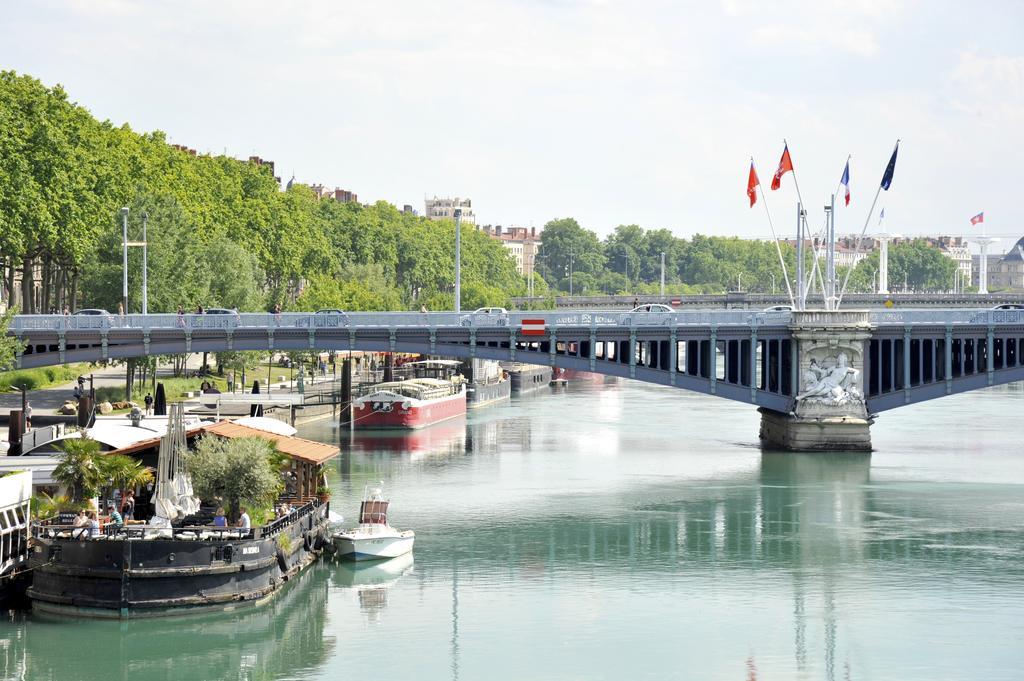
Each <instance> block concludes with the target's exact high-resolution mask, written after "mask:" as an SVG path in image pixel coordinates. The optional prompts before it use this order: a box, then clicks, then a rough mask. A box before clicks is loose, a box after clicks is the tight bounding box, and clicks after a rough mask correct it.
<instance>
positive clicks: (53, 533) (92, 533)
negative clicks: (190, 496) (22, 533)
mask: <svg viewBox="0 0 1024 681" xmlns="http://www.w3.org/2000/svg"><path fill="white" fill-rule="evenodd" d="M32 536H33V537H36V538H37V539H61V540H68V541H102V540H110V539H144V540H151V539H178V540H194V539H203V540H231V539H253V538H254V537H255V529H254V528H250V529H243V528H241V527H216V526H214V525H187V526H183V527H161V526H159V525H146V524H140V525H136V524H132V525H120V526H117V525H110V524H107V525H106V526H105V527H103V528H101V529H99V530H96V529H92V528H88V527H80V526H78V527H76V526H75V525H57V524H48V523H45V522H36V523H33V524H32Z"/></svg>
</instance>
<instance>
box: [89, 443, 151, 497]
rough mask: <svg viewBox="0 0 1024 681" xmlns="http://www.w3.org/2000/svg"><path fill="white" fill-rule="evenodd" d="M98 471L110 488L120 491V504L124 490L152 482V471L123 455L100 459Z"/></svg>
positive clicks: (110, 455)
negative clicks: (107, 481) (108, 482)
mask: <svg viewBox="0 0 1024 681" xmlns="http://www.w3.org/2000/svg"><path fill="white" fill-rule="evenodd" d="M100 470H101V471H102V473H103V477H104V478H105V479H106V480H109V481H110V486H111V487H112V488H114V489H117V490H120V492H121V499H122V503H123V500H124V493H125V490H128V489H134V488H136V487H140V486H142V485H146V484H149V483H151V482H153V470H152V469H150V468H147V467H145V466H143V465H142V462H141V461H138V460H137V459H133V458H132V457H130V456H125V455H124V454H107V455H106V456H104V457H102V462H101V464H100Z"/></svg>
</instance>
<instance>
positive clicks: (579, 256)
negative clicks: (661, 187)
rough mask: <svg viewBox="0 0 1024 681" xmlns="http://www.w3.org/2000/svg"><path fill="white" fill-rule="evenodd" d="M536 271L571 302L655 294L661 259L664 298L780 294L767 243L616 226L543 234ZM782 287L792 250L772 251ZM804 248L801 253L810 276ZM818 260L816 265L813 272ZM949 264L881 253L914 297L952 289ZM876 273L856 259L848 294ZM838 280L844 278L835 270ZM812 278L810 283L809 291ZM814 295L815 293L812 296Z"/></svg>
mask: <svg viewBox="0 0 1024 681" xmlns="http://www.w3.org/2000/svg"><path fill="white" fill-rule="evenodd" d="M543 244H544V245H543V247H542V248H541V252H540V254H539V256H538V258H537V264H536V269H537V272H538V273H539V274H540V275H541V276H542V277H543V278H544V280H545V281H546V282H547V284H548V285H549V286H550V287H551V288H552V289H554V290H557V291H560V292H569V291H570V290H571V291H572V292H573V293H575V294H576V295H601V294H612V295H633V294H635V293H655V292H657V291H658V290H659V288H660V283H661V276H662V260H663V259H664V276H665V288H666V291H667V292H669V293H672V294H677V293H679V294H687V293H723V292H725V291H735V290H743V291H752V292H760V293H785V292H786V284H785V281H786V280H785V278H784V277H783V271H782V266H781V265H780V263H779V251H778V250H777V248H776V245H775V244H774V243H773V242H771V241H757V240H750V239H740V238H737V237H716V236H704V235H701V234H697V235H695V236H694V237H693V238H692V239H683V238H679V237H677V236H675V235H674V234H672V232H671V231H669V230H667V229H654V230H645V229H643V228H642V227H639V226H637V225H620V226H618V227H616V228H615V231H614V232H612V233H611V234H609V235H608V236H607V237H606V238H605V239H603V240H602V239H600V238H599V237H598V236H597V234H596V233H594V232H593V231H591V230H588V229H585V228H583V227H581V226H580V224H579V223H578V222H577V221H576V220H575V219H573V218H563V219H558V220H552V221H551V222H548V223H547V225H545V227H544V232H543ZM780 248H781V252H782V260H783V261H784V262H785V263H786V273H787V274H788V275H789V278H790V281H791V282H792V281H795V271H796V248H795V247H794V246H793V245H792V244H790V243H781V244H780ZM812 264H813V256H812V249H811V248H808V249H807V250H806V252H805V266H806V267H807V268H808V269H807V272H811V271H812V270H811V267H812ZM820 265H821V260H819V267H820ZM955 269H956V263H955V262H954V261H953V260H951V259H950V258H947V257H945V256H944V255H943V254H942V253H941V252H940V251H939V250H938V249H936V248H934V247H932V246H931V245H929V244H928V243H927V242H926V241H923V240H915V241H909V242H903V243H900V244H896V245H893V246H892V247H890V249H889V281H890V282H891V285H892V286H896V285H899V286H903V285H904V284H905V285H906V286H907V288H908V289H910V290H914V291H945V290H949V289H951V288H952V286H953V271H954V270H955ZM877 271H878V253H877V252H872V253H870V254H869V255H868V256H867V257H866V258H864V259H863V260H861V261H860V262H859V263H858V264H857V266H856V267H855V268H854V271H853V272H852V273H851V274H850V280H849V286H848V288H847V290H848V291H851V292H868V291H870V290H872V281H873V280H874V278H875V276H876V274H877ZM839 275H840V277H842V278H845V276H846V271H845V269H843V268H840V270H839ZM817 281H818V278H817V276H816V277H815V285H817ZM818 290H820V288H819V289H818Z"/></svg>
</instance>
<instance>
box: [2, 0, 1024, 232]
mask: <svg viewBox="0 0 1024 681" xmlns="http://www.w3.org/2000/svg"><path fill="white" fill-rule="evenodd" d="M0 15H2V17H3V20H2V22H0V68H3V69H13V70H15V71H18V72H22V73H28V74H30V75H32V76H35V77H37V78H39V79H40V80H42V81H43V82H44V83H46V84H48V85H52V84H56V83H60V84H62V85H63V86H64V87H65V88H66V89H67V91H68V93H69V95H70V97H71V99H72V100H73V101H76V102H78V103H79V104H81V105H83V106H85V107H86V108H88V109H89V110H90V111H92V113H93V114H94V115H95V116H97V117H98V118H101V119H109V120H111V121H113V122H115V123H117V124H120V123H124V122H127V123H129V124H130V125H131V127H132V128H133V129H135V130H138V131H150V130H155V129H159V130H163V131H165V132H166V133H167V135H168V136H169V138H170V141H172V142H174V143H179V144H184V145H187V146H190V147H193V148H195V149H198V150H199V151H201V152H212V153H227V154H229V155H231V156H235V157H239V158H245V157H248V156H249V155H251V154H257V155H259V156H261V157H263V158H265V159H270V160H273V161H275V162H276V164H277V173H278V175H280V176H282V178H283V179H284V180H285V181H287V180H288V179H289V178H290V177H291V176H292V175H293V174H294V176H295V178H296V180H297V181H299V182H305V183H310V184H312V183H323V184H326V185H328V186H332V187H333V186H338V187H343V188H345V189H349V190H351V191H354V192H356V193H357V194H358V195H359V199H360V201H363V202H371V201H376V200H385V201H389V202H391V203H394V204H396V205H398V206H401V205H403V204H411V205H412V206H413V207H414V208H415V209H417V210H418V211H420V212H422V210H423V199H424V198H425V197H426V196H434V195H437V196H462V197H470V198H471V199H472V200H473V205H474V209H475V212H476V214H477V220H478V222H480V223H489V224H501V225H505V226H510V225H517V226H535V227H541V226H543V224H544V223H545V222H547V221H548V220H551V219H553V218H561V217H574V218H576V219H577V220H578V221H579V222H580V224H582V225H583V226H584V227H586V228H589V229H593V230H595V231H596V232H598V233H599V234H601V235H604V234H607V233H608V232H610V231H611V230H613V229H614V228H615V226H616V225H620V224H639V225H641V226H643V227H645V228H668V229H671V230H672V231H673V232H674V233H675V234H677V235H678V236H690V235H692V234H694V233H698V232H699V233H703V234H717V235H729V234H738V235H743V236H752V237H768V236H769V230H768V220H767V216H766V214H765V211H764V208H763V202H762V201H761V200H760V199H759V202H758V204H757V205H756V206H754V208H753V209H751V208H749V207H748V202H747V197H746V181H747V173H748V170H749V165H750V158H751V157H753V159H754V161H755V163H756V165H757V168H758V172H759V175H760V177H761V180H762V182H763V183H764V188H765V190H766V193H767V194H768V196H767V205H768V207H769V209H770V211H771V213H772V218H773V220H774V223H775V225H776V227H777V228H778V229H779V230H780V231H784V232H785V233H787V234H788V232H791V231H794V230H795V211H796V201H797V192H796V190H795V188H794V183H793V179H794V178H793V177H792V176H791V175H787V176H786V177H785V178H784V180H783V186H782V188H781V189H780V190H779V191H776V192H771V191H768V185H769V184H770V182H771V176H772V174H773V173H774V170H775V167H776V166H777V164H778V161H779V157H780V155H781V152H782V146H783V139H786V140H788V142H789V145H790V152H791V154H792V158H793V163H794V166H795V168H796V178H795V179H796V180H798V181H799V184H800V190H801V192H802V196H803V199H804V201H805V204H806V205H807V207H808V216H809V221H810V222H811V224H812V226H814V227H816V226H817V225H818V224H820V222H821V220H822V213H823V211H822V207H823V205H824V204H825V203H826V201H827V198H828V196H829V194H830V193H831V192H833V191H835V190H836V185H837V183H838V180H839V177H840V175H841V173H842V170H843V164H844V163H845V161H846V158H847V156H848V155H850V156H851V157H852V158H851V160H850V170H851V190H852V201H851V204H850V206H849V207H848V208H847V207H842V206H841V207H840V208H839V209H838V210H837V220H836V222H837V230H838V231H839V232H840V233H849V232H859V231H860V230H861V229H862V228H863V227H864V224H865V222H866V221H867V218H868V212H869V208H870V206H871V202H872V199H873V198H874V195H875V190H876V189H877V188H878V186H879V181H880V180H881V176H882V173H883V170H884V168H885V164H886V162H887V161H888V158H889V156H890V154H891V153H892V149H893V145H894V143H895V141H896V140H897V139H900V140H901V143H900V152H899V160H898V163H897V167H896V174H895V179H894V181H893V183H892V188H891V190H890V191H888V192H882V194H881V197H880V198H879V200H878V205H877V207H876V209H875V216H877V213H878V211H879V210H880V209H881V208H882V207H883V206H884V207H885V209H886V222H887V226H888V228H889V229H890V230H891V231H894V232H899V233H903V234H924V233H932V234H937V233H941V234H969V233H971V232H972V230H974V231H977V230H978V228H972V227H970V225H969V219H970V217H971V216H973V215H975V214H976V213H978V212H980V211H984V212H985V227H986V229H987V230H988V231H989V233H990V234H995V235H1003V236H1005V237H1006V238H1005V239H1004V244H1003V245H1004V246H1007V245H1009V240H1010V238H1011V237H1012V238H1013V240H1016V238H1017V237H1018V236H1019V235H1021V234H1024V201H1021V190H1020V184H1021V181H1022V175H1024V168H1022V167H1021V166H1022V160H1021V152H1022V150H1024V3H1021V2H997V1H991V2H984V3H967V2H962V1H958V2H953V1H945V0H939V1H934V2H924V1H914V0H886V1H884V2H882V1H868V0H843V1H833V0H817V1H815V2H792V1H789V0H778V1H776V2H763V0H722V1H721V2H714V1H712V0H708V1H705V2H685V1H680V0H675V1H669V2H642V1H633V2H621V3H619V2H604V1H600V0H580V1H574V0H552V1H548V2H544V1H541V0H533V1H526V2H487V1H485V0H472V1H466V2H461V1H447V0H434V1H433V2H429V3H427V2H402V1H395V2H360V3H355V2H347V1H344V0H325V1H320V0H305V1H298V2H280V1H277V2H265V1H264V0H245V1H244V2H243V1H229V0H219V1H218V2H208V1H207V0H175V1H173V2H171V1H163V2H161V1H150V2H144V3H143V2H138V3H135V2H128V1H126V0H67V1H64V2H58V1H56V0H37V1H33V2H21V1H16V0H0ZM876 223H877V217H873V218H872V219H871V220H870V226H869V228H868V229H869V233H870V232H872V231H874V230H875V226H874V225H875V224H876Z"/></svg>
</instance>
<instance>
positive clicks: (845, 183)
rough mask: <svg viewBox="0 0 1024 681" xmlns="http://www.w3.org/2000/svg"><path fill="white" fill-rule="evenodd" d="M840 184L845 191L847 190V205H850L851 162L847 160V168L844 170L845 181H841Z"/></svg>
mask: <svg viewBox="0 0 1024 681" xmlns="http://www.w3.org/2000/svg"><path fill="white" fill-rule="evenodd" d="M839 184H841V185H843V189H845V190H846V205H847V206H849V205H850V161H849V159H847V161H846V167H845V168H843V179H841V180H839Z"/></svg>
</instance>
